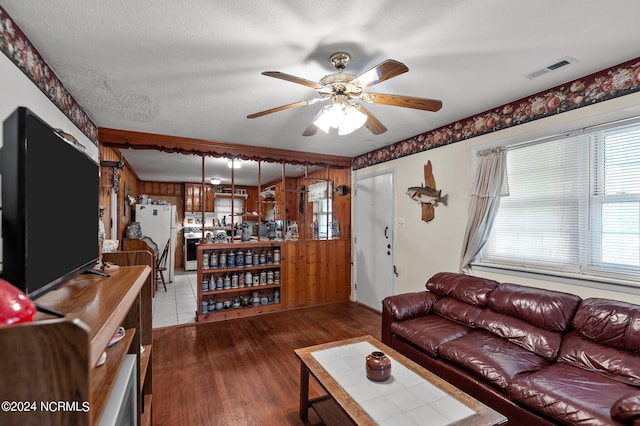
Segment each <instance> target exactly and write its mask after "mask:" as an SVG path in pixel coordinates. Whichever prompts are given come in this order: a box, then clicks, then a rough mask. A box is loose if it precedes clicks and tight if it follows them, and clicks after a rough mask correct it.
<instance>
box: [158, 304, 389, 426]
mask: <svg viewBox="0 0 640 426" xmlns="http://www.w3.org/2000/svg"><path fill="white" fill-rule="evenodd" d="M380 324H381V318H380V314H379V313H377V312H375V311H373V310H371V309H369V308H367V307H364V306H362V305H359V304H356V303H353V302H341V303H334V304H328V305H322V306H314V307H308V308H302V309H296V310H291V311H285V312H277V313H272V314H266V315H262V316H257V317H251V318H241V319H234V320H230V321H223V322H216V323H203V324H195V325H185V326H177V327H170V328H164V329H158V330H154V331H153V424H154V425H163V426H178V425H189V426H196V425H303V424H305V423H304V422H302V421H301V420H300V419H299V417H298V403H299V381H300V361H299V360H298V358H297V357H296V356H295V354H294V353H293V350H294V349H296V348H302V347H305V346H311V345H316V344H320V343H326V342H331V341H335V340H341V339H346V338H350V337H356V336H362V335H365V334H370V335H372V336H374V337H375V338H377V339H380ZM363 362H364V361H363ZM322 393H323V392H322V390H321V388H320V387H319V386H318V385H317V384H316V383H315V382H313V380H312V383H311V390H310V396H311V397H314V396H317V395H319V394H322ZM310 411H313V410H310ZM306 424H319V420H318V418H317V417H315V416H314V415H313V414H312V413H310V418H309V422H307V423H306Z"/></svg>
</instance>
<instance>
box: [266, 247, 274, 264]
mask: <svg viewBox="0 0 640 426" xmlns="http://www.w3.org/2000/svg"><path fill="white" fill-rule="evenodd" d="M266 257H267V259H266V260H267V265H270V264H272V263H273V252H272V251H271V250H267V256H266Z"/></svg>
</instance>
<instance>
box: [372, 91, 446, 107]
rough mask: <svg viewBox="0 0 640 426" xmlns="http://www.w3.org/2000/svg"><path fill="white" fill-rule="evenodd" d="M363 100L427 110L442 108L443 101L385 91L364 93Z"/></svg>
mask: <svg viewBox="0 0 640 426" xmlns="http://www.w3.org/2000/svg"><path fill="white" fill-rule="evenodd" d="M362 100H363V101H364V102H367V103H373V104H381V105H392V106H399V107H403V108H413V109H421V110H425V111H438V110H439V109H440V108H442V101H439V100H437V99H426V98H414V97H413V96H403V95H389V94H384V93H364V94H363V95H362Z"/></svg>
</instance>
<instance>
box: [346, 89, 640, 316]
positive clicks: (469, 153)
mask: <svg viewBox="0 0 640 426" xmlns="http://www.w3.org/2000/svg"><path fill="white" fill-rule="evenodd" d="M436 114H437V113H436ZM638 115H640V93H635V94H632V95H627V96H624V97H621V98H617V99H613V100H609V101H606V102H602V103H599V104H596V105H592V106H589V107H584V108H580V109H578V110H574V111H569V112H565V113H563V114H558V115H555V116H552V117H548V118H545V119H540V120H537V121H533V122H529V123H527V124H523V125H520V126H515V127H512V128H509V129H505V130H502V131H500V132H494V133H491V134H487V135H483V136H479V137H477V138H474V139H470V140H467V141H462V142H458V143H454V144H452V145H447V146H443V147H439V148H436V149H432V150H429V151H425V152H422V153H418V154H414V155H411V156H408V157H404V158H400V159H397V160H393V161H389V162H386V163H382V164H378V165H375V166H371V167H367V168H364V169H360V170H356V171H354V172H353V176H352V181H355V179H356V178H357V177H358V176H363V175H366V174H369V173H373V172H378V171H382V170H395V172H396V191H395V194H396V200H395V206H396V214H395V215H396V232H395V236H396V251H395V262H396V265H397V267H398V271H399V276H398V278H397V281H396V285H395V292H396V294H398V293H405V292H410V291H420V290H423V289H424V284H425V282H426V280H427V279H428V278H429V277H431V276H432V275H433V274H435V273H437V272H442V271H451V272H457V271H458V270H459V264H460V252H461V250H462V239H463V237H464V231H465V228H466V224H467V205H468V202H469V190H470V182H471V173H472V168H473V159H474V157H475V152H476V151H477V150H478V148H485V147H489V146H491V145H496V144H499V143H504V142H508V141H517V140H528V139H533V138H537V137H542V136H548V135H553V134H556V133H559V132H561V131H566V130H572V129H577V128H581V127H585V126H588V125H591V124H598V123H603V122H609V121H613V120H615V119H620V118H627V117H632V116H638ZM428 160H431V164H432V166H433V174H434V177H435V181H436V184H437V187H438V189H442V193H443V194H448V196H449V200H448V206H443V205H440V206H438V207H436V209H435V216H436V217H435V219H434V220H433V221H431V222H423V221H422V220H421V219H420V216H421V209H420V206H419V205H418V204H417V203H416V202H415V201H413V200H411V199H410V197H409V196H408V195H406V188H407V187H409V186H416V185H420V184H421V183H423V182H424V177H423V166H424V164H426V163H427V161H428ZM360 214H366V212H357V211H354V212H353V220H354V221H357V220H358V215H360ZM402 219H404V220H405V223H406V225H405V226H404V227H399V226H398V223H397V222H398V221H400V220H402ZM353 252H354V253H355V250H354V251H353ZM355 267H356V268H357V265H355ZM474 273H475V274H476V275H480V276H484V277H487V278H492V279H495V280H497V281H500V282H513V283H518V284H524V285H531V286H536V287H542V288H549V289H556V290H559V291H566V292H570V293H574V294H578V295H580V296H581V297H583V298H587V297H605V298H612V299H620V300H626V301H629V302H632V303H638V304H640V295H637V294H626V293H620V292H617V291H605V290H599V289H594V288H589V287H583V286H581V285H573V284H568V283H560V282H554V281H549V280H537V279H525V278H522V277H517V276H511V275H504V274H497V273H489V272H484V271H482V272H481V271H475V272H474ZM352 276H354V277H355V276H356V274H355V272H354V273H353V274H352ZM353 293H355V292H353Z"/></svg>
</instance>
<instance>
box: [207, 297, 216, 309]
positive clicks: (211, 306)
mask: <svg viewBox="0 0 640 426" xmlns="http://www.w3.org/2000/svg"><path fill="white" fill-rule="evenodd" d="M208 310H209V312H213V311H215V310H216V305H215V304H214V303H213V300H212V299H209V306H208Z"/></svg>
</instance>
